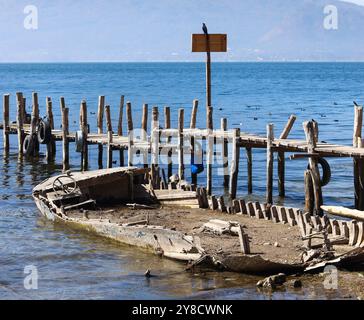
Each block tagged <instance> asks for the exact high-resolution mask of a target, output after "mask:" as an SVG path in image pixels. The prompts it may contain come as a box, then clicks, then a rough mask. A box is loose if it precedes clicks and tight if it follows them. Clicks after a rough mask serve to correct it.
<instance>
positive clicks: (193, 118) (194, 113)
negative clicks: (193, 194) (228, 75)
mask: <svg viewBox="0 0 364 320" xmlns="http://www.w3.org/2000/svg"><path fill="white" fill-rule="evenodd" d="M197 110H198V100H193V105H192V113H191V122H190V129H196V118H197ZM195 161H196V158H195V137H194V136H191V163H195ZM191 182H192V184H194V185H197V174H195V173H192V172H191Z"/></svg>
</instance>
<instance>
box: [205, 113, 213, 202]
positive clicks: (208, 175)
mask: <svg viewBox="0 0 364 320" xmlns="http://www.w3.org/2000/svg"><path fill="white" fill-rule="evenodd" d="M212 113H213V108H212V107H210V106H209V107H207V113H206V128H207V132H208V134H207V137H206V139H207V159H206V160H207V173H206V179H207V184H206V189H207V194H208V195H209V196H210V195H211V194H212V159H213V158H212V156H213V153H214V137H213V136H212V130H213V122H212Z"/></svg>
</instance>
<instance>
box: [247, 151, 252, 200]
mask: <svg viewBox="0 0 364 320" xmlns="http://www.w3.org/2000/svg"><path fill="white" fill-rule="evenodd" d="M246 159H247V176H248V194H252V193H253V155H252V148H250V147H249V148H246Z"/></svg>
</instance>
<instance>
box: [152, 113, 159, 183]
mask: <svg viewBox="0 0 364 320" xmlns="http://www.w3.org/2000/svg"><path fill="white" fill-rule="evenodd" d="M151 144H152V146H151V163H152V167H151V184H152V186H153V187H155V186H156V184H157V172H158V163H159V161H158V160H159V111H158V107H153V110H152V125H151Z"/></svg>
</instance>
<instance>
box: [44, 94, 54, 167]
mask: <svg viewBox="0 0 364 320" xmlns="http://www.w3.org/2000/svg"><path fill="white" fill-rule="evenodd" d="M46 105H47V118H48V121H49V125H50V127H51V130H54V117H53V106H52V98H51V97H47V99H46ZM55 155H56V141H55V140H54V138H53V134H52V136H51V141H50V142H49V143H48V144H47V157H46V158H47V160H48V161H50V160H52V159H54V157H55Z"/></svg>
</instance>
